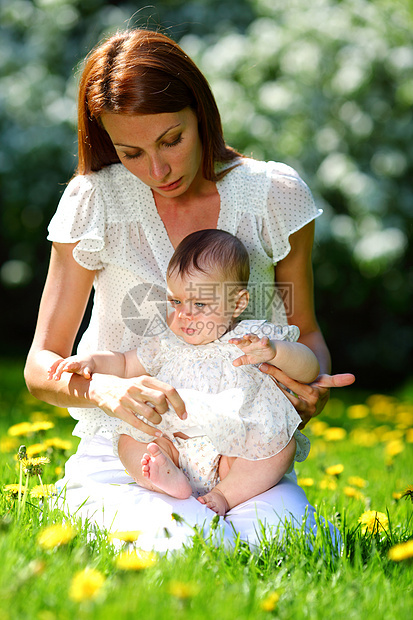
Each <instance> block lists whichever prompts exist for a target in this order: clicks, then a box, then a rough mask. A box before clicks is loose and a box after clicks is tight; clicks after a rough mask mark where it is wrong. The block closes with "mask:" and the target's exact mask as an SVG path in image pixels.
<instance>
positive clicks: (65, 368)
mask: <svg viewBox="0 0 413 620" xmlns="http://www.w3.org/2000/svg"><path fill="white" fill-rule="evenodd" d="M94 369H95V364H94V361H93V358H92V357H85V358H81V357H79V356H78V355H72V357H67V358H66V359H60V360H56V362H55V363H54V364H52V366H50V368H49V373H48V378H49V379H54V380H55V381H59V379H60V378H61V376H62V373H63V372H71V373H73V374H76V375H81V376H82V377H84V378H85V379H90V378H91V376H92V373H93V372H94Z"/></svg>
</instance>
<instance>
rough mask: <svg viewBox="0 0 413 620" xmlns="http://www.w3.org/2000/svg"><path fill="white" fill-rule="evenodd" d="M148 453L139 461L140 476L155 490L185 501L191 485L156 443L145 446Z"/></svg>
mask: <svg viewBox="0 0 413 620" xmlns="http://www.w3.org/2000/svg"><path fill="white" fill-rule="evenodd" d="M146 448H147V450H148V452H147V453H145V454H144V455H143V457H142V460H141V465H142V475H143V477H144V478H146V479H147V480H149V481H150V482H151V483H152V484H153V485H154V486H155V487H157V489H159V490H161V491H163V492H164V493H167V494H168V495H171V496H172V497H176V498H178V499H187V498H188V497H189V496H190V495H191V493H192V489H191V485H190V484H189V481H188V478H187V477H186V476H185V474H184V473H183V472H182V471H181V470H180V469H179V468H178V467H177V466H176V465H175V464H174V463H173V462H172V461H171V459H170V458H169V456H166V454H164V453H163V452H161V450H160V449H159V446H158V445H157V444H156V443H149V444H148V445H147V446H146Z"/></svg>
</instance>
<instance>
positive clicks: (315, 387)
mask: <svg viewBox="0 0 413 620" xmlns="http://www.w3.org/2000/svg"><path fill="white" fill-rule="evenodd" d="M259 369H260V370H261V371H262V372H264V373H265V374H267V375H270V376H271V377H272V378H273V379H274V380H275V381H276V383H277V385H278V387H279V388H280V390H281V391H282V392H283V393H284V394H285V395H286V397H287V398H288V400H289V401H290V402H291V403H292V404H293V405H294V407H295V409H296V410H297V413H298V414H299V416H300V417H301V419H302V423H301V424H300V426H299V429H303V428H304V427H305V425H306V424H307V423H308V422H309V421H310V420H311V418H313V417H315V416H317V415H318V414H319V413H321V411H322V410H323V409H324V407H325V406H326V404H327V401H328V399H329V397H330V388H332V387H345V386H346V385H351V384H352V383H354V381H355V379H356V378H355V376H354V375H352V374H350V373H344V374H340V375H327V374H324V375H319V376H318V377H317V378H316V380H315V381H313V382H312V383H310V384H308V385H307V384H305V383H299V382H298V381H295V380H294V379H291V378H290V377H289V376H288V375H286V374H285V373H284V372H282V370H280V369H279V368H276V367H275V366H271V365H270V364H261V366H260V367H259ZM285 388H288V389H289V390H291V392H293V394H291V392H289V391H288V390H286V389H285Z"/></svg>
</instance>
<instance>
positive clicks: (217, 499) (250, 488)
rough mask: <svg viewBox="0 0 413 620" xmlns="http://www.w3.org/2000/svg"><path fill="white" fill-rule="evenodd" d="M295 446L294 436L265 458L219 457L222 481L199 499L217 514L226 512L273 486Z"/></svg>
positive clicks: (284, 472) (281, 474) (285, 468)
mask: <svg viewBox="0 0 413 620" xmlns="http://www.w3.org/2000/svg"><path fill="white" fill-rule="evenodd" d="M295 450H296V443H295V439H294V437H293V438H292V439H291V441H290V443H289V444H288V445H287V446H286V447H285V448H284V449H283V450H281V452H279V453H278V454H276V455H275V456H271V457H269V458H268V459H262V460H260V461H247V460H246V459H242V458H231V457H221V460H220V464H219V468H218V473H219V477H220V478H221V481H220V482H219V483H218V484H217V486H216V487H215V488H214V489H212V491H210V492H209V493H207V494H206V495H203V496H202V497H199V498H198V500H199V501H200V502H201V504H206V505H207V506H208V508H211V510H213V511H214V512H216V513H217V514H219V515H224V514H226V513H227V512H228V510H230V509H231V508H233V507H234V506H238V504H241V503H242V502H245V501H247V500H248V499H251V498H252V497H255V495H259V494H260V493H264V491H268V489H271V488H272V487H273V486H275V485H276V484H277V482H279V481H280V480H281V478H282V477H283V476H284V474H286V473H287V471H288V469H289V467H290V466H291V464H292V462H293V460H294V455H295Z"/></svg>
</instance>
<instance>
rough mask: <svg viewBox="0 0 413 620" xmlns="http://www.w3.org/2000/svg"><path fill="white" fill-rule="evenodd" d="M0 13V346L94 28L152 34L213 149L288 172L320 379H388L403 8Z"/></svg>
mask: <svg viewBox="0 0 413 620" xmlns="http://www.w3.org/2000/svg"><path fill="white" fill-rule="evenodd" d="M140 6H142V7H145V6H146V5H144V4H142V5H139V6H137V4H136V3H132V2H121V1H120V2H104V1H103V0H36V1H35V2H34V1H29V0H13V1H11V0H10V1H5V0H3V1H2V2H1V4H0V23H1V25H2V26H1V28H2V33H1V37H0V57H1V67H2V69H1V74H0V111H1V114H0V183H1V193H2V196H1V198H2V212H1V218H2V219H1V224H2V225H1V235H2V243H1V249H0V263H1V286H2V289H3V292H2V296H3V295H6V296H7V297H6V299H7V303H6V305H4V307H3V309H2V312H3V314H4V315H5V318H6V319H7V324H8V326H10V328H9V329H8V334H7V336H6V338H5V343H6V345H5V347H4V349H5V350H7V349H9V350H14V349H15V348H16V347H17V350H20V351H22V350H24V349H27V347H28V345H29V342H30V338H31V334H32V331H33V326H34V321H35V317H36V313H37V303H38V299H39V295H40V291H41V288H42V284H43V280H44V276H45V270H46V266H47V260H48V246H47V244H46V243H45V241H44V239H45V231H46V226H47V223H48V221H49V219H50V217H51V216H52V214H53V212H54V210H55V207H56V204H57V201H58V199H59V196H60V194H61V193H62V191H63V189H64V185H65V183H66V182H67V180H68V179H69V178H70V176H71V175H72V173H73V170H74V167H75V152H76V142H75V139H76V130H75V98H76V67H77V65H78V63H79V62H80V61H81V59H82V58H83V56H84V55H85V54H86V53H87V51H88V50H89V49H90V48H91V47H92V46H93V45H94V44H95V43H96V42H97V41H98V40H99V39H100V38H101V36H102V35H103V34H106V33H110V32H113V31H114V30H115V29H117V28H124V27H128V26H136V25H139V26H148V27H150V28H157V27H159V26H161V28H162V29H163V30H164V31H166V32H168V33H169V34H170V35H171V36H172V37H173V38H174V39H175V40H177V41H178V42H180V44H181V45H182V47H183V48H184V49H185V50H186V51H187V52H188V53H189V55H191V56H192V57H193V58H194V60H195V61H196V62H197V63H198V64H199V66H200V68H201V69H202V70H203V71H204V73H205V75H206V76H207V78H208V80H209V82H210V84H211V86H212V88H213V91H214V93H215V95H216V98H217V101H218V104H219V107H220V110H221V114H222V118H223V123H224V129H225V135H226V139H227V141H228V143H230V144H231V145H232V146H234V147H236V148H237V149H239V150H241V151H243V152H244V153H245V154H252V155H253V156H254V157H256V158H259V159H261V158H263V159H274V160H280V161H284V162H286V163H288V164H290V165H292V166H293V167H295V168H296V169H297V170H298V171H299V172H300V174H301V175H302V176H303V178H304V179H305V180H306V181H307V183H308V184H309V186H310V187H311V189H312V190H313V192H314V194H315V197H316V200H317V202H318V203H319V204H320V206H322V208H323V209H324V216H323V218H321V219H320V220H318V222H317V239H316V245H315V251H314V267H315V280H316V302H317V313H318V316H319V319H320V323H321V324H322V328H323V331H324V333H325V335H326V338H327V341H328V343H329V345H330V348H331V349H332V353H333V358H334V360H335V369H336V370H351V371H354V372H355V373H356V374H358V376H359V378H360V381H361V383H362V384H363V383H364V384H365V385H369V386H370V387H373V386H374V387H379V386H380V385H381V384H382V383H383V381H384V382H386V383H389V382H390V381H392V382H397V383H399V382H402V381H403V380H404V379H405V378H406V377H407V374H408V360H409V356H411V353H412V343H413V328H412V326H411V321H410V314H411V306H412V294H411V292H412V289H413V273H412V267H411V266H412V264H413V260H412V249H411V247H410V248H409V245H408V236H409V231H411V229H412V216H413V198H412V191H411V182H410V179H411V176H412V162H413V146H412V144H413V140H412V137H413V122H412V104H413V48H412V46H411V32H412V27H413V10H412V8H411V5H410V3H409V2H404V1H402V0H396V1H391V0H376V2H374V3H373V2H370V1H368V0H342V1H338V0H314V2H311V3H309V2H307V1H306V0H291V1H290V2H288V3H286V2H281V0H243V1H241V2H237V5H236V11H235V10H234V4H233V2H232V0H220V1H219V2H218V1H216V0H212V1H211V0H189V1H187V2H184V1H182V0H164V1H163V2H158V3H157V4H156V6H155V7H154V6H150V7H147V8H140Z"/></svg>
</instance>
